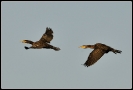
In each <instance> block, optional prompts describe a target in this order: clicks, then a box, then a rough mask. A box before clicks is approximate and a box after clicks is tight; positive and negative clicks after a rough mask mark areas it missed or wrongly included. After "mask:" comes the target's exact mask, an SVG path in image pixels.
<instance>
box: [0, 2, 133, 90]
mask: <svg viewBox="0 0 133 90" xmlns="http://www.w3.org/2000/svg"><path fill="white" fill-rule="evenodd" d="M46 27H51V28H52V30H53V32H54V34H53V35H54V38H53V40H52V41H51V45H53V46H56V47H60V49H61V50H60V51H54V50H52V49H30V50H25V49H24V46H30V45H28V44H24V43H21V42H20V41H21V40H24V39H28V40H32V41H37V40H39V39H40V38H41V36H42V35H43V33H44V32H45V30H46ZM131 33H132V2H103V1H101V2H96V1H95V2H92V1H88V2H87V1H86V2H85V1H84V2H81V1H77V2H76V1H75V2H74V1H71V2H70V1H69V2H66V1H63V2H59V1H56V2H53V1H51V2H48V1H43V2H37V1H36V2H28V1H27V2H26V1H23V2H15V1H12V2H4V1H3V2H1V65H2V66H1V88H3V89H5V88H12V89H13V88H14V89H16V88H18V89H22V88H23V89H24V88H28V89H31V88H33V89H38V88H39V89H42V88H45V89H46V88H54V89H61V88H62V89H74V88H77V89H81V88H88V89H92V88H93V89H105V88H107V89H114V88H117V89H120V88H121V89H123V88H131V87H132V34H131ZM95 43H104V44H106V45H109V46H111V47H113V48H115V49H118V50H121V51H122V53H121V54H114V53H112V52H109V53H108V54H105V55H104V56H103V57H102V58H101V59H100V60H99V61H98V62H97V63H95V64H94V65H92V66H90V67H88V68H87V67H84V66H83V65H81V64H84V63H85V61H86V60H87V58H88V56H89V54H90V52H91V51H92V49H89V48H88V49H81V48H78V47H79V46H81V45H87V44H90V45H93V44H95Z"/></svg>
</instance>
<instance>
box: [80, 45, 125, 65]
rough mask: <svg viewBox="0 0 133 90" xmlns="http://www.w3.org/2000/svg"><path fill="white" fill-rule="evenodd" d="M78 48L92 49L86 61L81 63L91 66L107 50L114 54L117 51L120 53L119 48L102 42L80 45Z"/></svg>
mask: <svg viewBox="0 0 133 90" xmlns="http://www.w3.org/2000/svg"><path fill="white" fill-rule="evenodd" d="M79 48H83V49H86V48H91V49H94V50H93V51H92V52H91V53H90V55H89V56H88V59H87V61H86V62H85V63H84V64H83V65H84V66H87V67H88V66H91V65H93V64H94V63H96V62H97V61H98V60H99V59H100V58H101V57H102V56H103V55H104V54H106V53H108V52H110V51H111V52H113V53H115V54H117V53H121V52H122V51H121V50H116V49H114V48H112V47H110V46H107V45H105V44H102V43H96V44H95V45H82V46H80V47H79Z"/></svg>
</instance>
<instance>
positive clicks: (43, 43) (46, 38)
mask: <svg viewBox="0 0 133 90" xmlns="http://www.w3.org/2000/svg"><path fill="white" fill-rule="evenodd" d="M52 39H53V30H52V29H51V28H48V27H47V28H46V31H45V33H44V34H43V35H42V37H41V38H40V40H39V41H36V42H33V41H31V40H22V43H27V44H31V45H32V46H31V47H26V46H25V49H26V50H27V49H42V48H45V49H53V50H55V51H59V50H60V48H58V47H55V46H53V45H50V41H51V40H52Z"/></svg>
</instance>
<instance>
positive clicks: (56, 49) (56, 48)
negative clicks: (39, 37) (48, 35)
mask: <svg viewBox="0 0 133 90" xmlns="http://www.w3.org/2000/svg"><path fill="white" fill-rule="evenodd" d="M49 47H50V48H51V49H54V50H55V51H59V50H60V48H59V47H55V46H52V45H49Z"/></svg>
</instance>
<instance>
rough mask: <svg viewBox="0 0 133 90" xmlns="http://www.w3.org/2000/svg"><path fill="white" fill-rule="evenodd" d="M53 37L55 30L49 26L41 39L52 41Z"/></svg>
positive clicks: (42, 40)
mask: <svg viewBox="0 0 133 90" xmlns="http://www.w3.org/2000/svg"><path fill="white" fill-rule="evenodd" d="M52 39H53V31H52V29H51V28H48V27H47V28H46V31H45V33H44V34H43V35H42V37H41V39H40V40H39V41H41V42H48V43H50V41H51V40H52Z"/></svg>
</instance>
